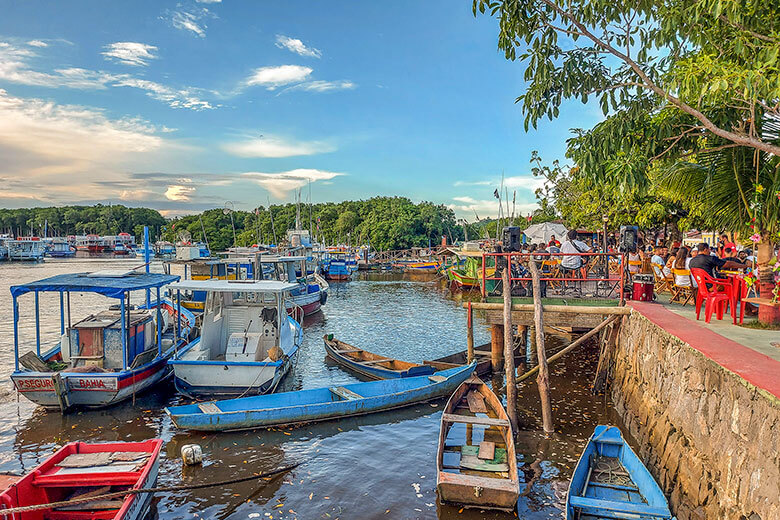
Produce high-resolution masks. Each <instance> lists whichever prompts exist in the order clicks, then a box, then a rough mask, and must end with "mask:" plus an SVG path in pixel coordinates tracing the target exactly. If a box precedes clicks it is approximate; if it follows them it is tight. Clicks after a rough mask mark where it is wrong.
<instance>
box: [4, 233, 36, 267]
mask: <svg viewBox="0 0 780 520" xmlns="http://www.w3.org/2000/svg"><path fill="white" fill-rule="evenodd" d="M6 247H8V259H9V260H23V261H24V260H27V261H32V262H38V261H40V260H43V254H44V251H45V249H46V248H45V244H44V243H43V242H42V241H41V239H40V238H38V237H19V238H17V239H16V240H8V241H6Z"/></svg>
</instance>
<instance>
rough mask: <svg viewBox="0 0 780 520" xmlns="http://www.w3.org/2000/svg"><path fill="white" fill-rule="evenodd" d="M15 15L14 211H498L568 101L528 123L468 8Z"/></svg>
mask: <svg viewBox="0 0 780 520" xmlns="http://www.w3.org/2000/svg"><path fill="white" fill-rule="evenodd" d="M0 9H2V12H3V13H4V15H3V16H2V17H0V157H4V160H2V161H0V182H2V184H0V186H2V188H0V206H1V207H25V206H32V205H50V204H55V205H57V204H67V203H93V202H104V203H105V202H116V203H124V204H129V205H144V206H150V207H154V208H157V209H160V210H162V211H164V212H166V213H167V214H171V215H172V214H183V213H191V212H195V211H200V210H202V209H205V208H209V207H220V206H222V205H224V204H225V202H226V201H231V202H232V203H233V204H234V206H235V207H237V208H241V209H249V208H252V207H254V206H256V205H260V204H262V205H265V204H267V200H268V199H269V198H270V200H271V202H282V201H285V200H292V196H293V191H294V190H295V189H296V188H297V187H301V186H303V187H304V197H305V196H306V193H307V192H308V185H309V182H310V181H311V190H312V199H313V200H314V201H329V200H331V201H338V200H344V199H358V198H367V197H371V196H375V195H403V196H408V197H410V198H411V199H413V200H415V201H418V200H430V201H433V202H436V203H442V204H447V205H450V206H452V207H453V208H454V209H455V210H456V212H457V214H458V216H462V217H466V218H468V219H469V220H473V218H474V210H476V211H477V213H478V214H479V216H480V217H484V216H488V215H490V214H491V213H495V204H494V202H493V200H494V199H493V198H492V192H493V190H494V189H495V187H497V185H498V183H499V182H500V178H501V175H502V172H503V173H504V175H505V177H506V178H507V184H508V186H509V191H510V196H511V192H512V191H514V190H517V204H518V207H519V210H522V211H523V212H526V211H528V210H529V209H530V208H531V207H532V205H533V202H534V196H533V190H534V189H535V188H536V187H537V186H538V180H535V179H533V177H531V176H530V173H529V171H530V170H529V163H528V161H529V158H530V153H531V151H532V150H539V151H540V153H541V155H542V157H544V158H545V159H547V160H552V159H554V158H562V156H563V153H564V149H565V140H566V138H567V137H568V136H569V129H570V128H572V127H589V126H591V125H593V124H594V123H595V122H597V121H598V120H599V119H600V118H601V116H600V114H599V113H598V111H597V110H594V109H593V108H592V107H590V106H582V105H580V104H577V103H568V104H566V105H565V106H564V107H563V109H562V110H561V117H560V118H559V119H558V120H556V121H553V122H545V123H543V124H541V125H540V127H539V129H538V130H536V131H531V132H529V133H525V132H524V130H523V124H522V114H521V111H520V108H519V106H518V105H515V104H514V99H515V98H516V97H517V96H518V95H519V94H521V93H522V91H523V88H524V82H523V78H522V76H523V70H524V67H523V65H522V64H521V63H520V62H515V63H512V62H508V61H506V60H505V59H504V57H503V55H502V54H501V53H499V52H498V51H497V49H496V37H497V22H496V21H495V20H493V19H491V18H489V17H485V16H480V17H479V18H474V17H473V16H472V14H471V2H470V1H467V0H463V1H452V0H431V1H427V2H412V1H394V2H354V1H348V2H347V1H344V2H341V1H318V2H313V1H309V2H303V1H301V2H298V1H284V2H259V1H236V0H225V1H214V0H211V1H208V2H206V1H201V2H198V1H196V0H188V1H181V2H160V1H146V2H143V1H134V2H105V1H95V2H79V1H68V2H39V1H25V2H15V1H14V2H12V1H9V0H3V1H1V2H0Z"/></svg>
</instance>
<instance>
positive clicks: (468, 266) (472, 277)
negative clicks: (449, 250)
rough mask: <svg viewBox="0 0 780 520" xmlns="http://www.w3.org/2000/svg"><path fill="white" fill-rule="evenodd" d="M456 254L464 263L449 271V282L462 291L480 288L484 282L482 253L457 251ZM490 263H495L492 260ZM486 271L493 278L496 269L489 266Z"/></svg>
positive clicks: (459, 263)
mask: <svg viewBox="0 0 780 520" xmlns="http://www.w3.org/2000/svg"><path fill="white" fill-rule="evenodd" d="M455 254H456V255H457V257H458V258H459V259H460V260H462V262H458V263H457V264H455V265H453V267H452V268H451V269H449V270H448V271H447V277H448V279H449V281H450V282H451V283H452V284H453V285H454V286H455V287H457V288H460V289H475V288H479V286H480V282H481V280H482V262H483V259H482V251H462V250H461V251H455ZM489 262H491V263H493V262H494V260H493V259H492V258H491V259H490V260H489ZM461 264H462V265H461ZM485 271H486V272H485V274H486V275H487V276H493V273H494V272H495V267H493V266H492V265H491V266H488V267H486V269H485Z"/></svg>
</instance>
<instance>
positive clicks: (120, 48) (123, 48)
mask: <svg viewBox="0 0 780 520" xmlns="http://www.w3.org/2000/svg"><path fill="white" fill-rule="evenodd" d="M105 49H106V50H105V51H103V52H102V53H101V54H102V55H103V56H105V57H106V59H107V60H109V59H115V60H117V61H119V62H120V63H124V64H125V65H134V66H136V67H139V66H140V67H143V66H146V65H148V63H149V60H153V59H156V58H157V56H156V55H155V53H156V52H157V47H155V46H154V45H148V44H146V43H139V42H116V43H110V44H108V45H106V46H105Z"/></svg>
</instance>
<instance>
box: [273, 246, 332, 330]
mask: <svg viewBox="0 0 780 520" xmlns="http://www.w3.org/2000/svg"><path fill="white" fill-rule="evenodd" d="M259 262H260V263H261V264H262V272H263V277H264V278H270V279H272V280H278V281H284V282H288V283H294V284H297V287H296V288H295V289H294V290H293V291H292V292H291V298H289V299H288V300H287V302H288V303H287V310H288V312H291V313H292V312H295V311H296V308H300V309H301V310H302V311H303V315H304V316H309V315H310V314H314V313H316V312H319V310H320V308H321V307H322V306H323V305H325V302H327V300H328V290H329V288H330V285H329V284H328V282H327V281H325V279H324V278H323V277H322V276H320V275H319V274H317V273H314V274H311V275H309V274H302V273H306V272H307V269H306V257H305V256H275V255H262V256H260V257H259ZM267 267H268V268H269V269H270V270H266V268H267Z"/></svg>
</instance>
